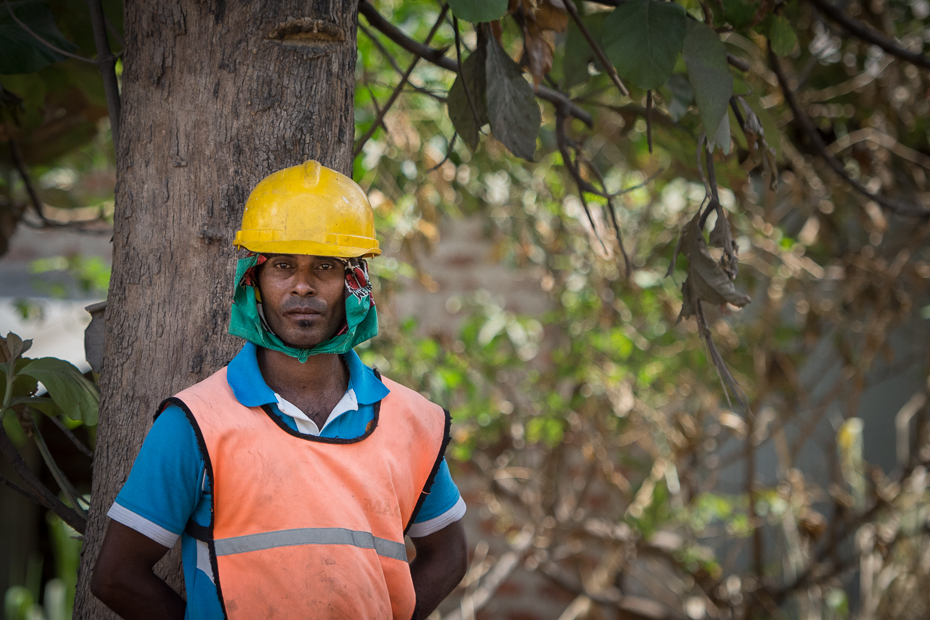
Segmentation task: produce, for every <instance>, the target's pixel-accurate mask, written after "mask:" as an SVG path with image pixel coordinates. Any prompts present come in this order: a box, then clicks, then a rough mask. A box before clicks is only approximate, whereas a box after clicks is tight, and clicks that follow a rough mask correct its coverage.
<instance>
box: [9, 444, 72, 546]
mask: <svg viewBox="0 0 930 620" xmlns="http://www.w3.org/2000/svg"><path fill="white" fill-rule="evenodd" d="M0 453H2V454H3V456H4V457H6V460H7V461H9V463H10V465H12V466H13V470H14V471H15V472H16V473H17V474H19V477H20V478H22V480H23V482H25V483H26V486H27V487H28V490H29V494H30V497H31V498H32V500H34V501H35V502H36V503H38V504H39V505H41V506H44V507H45V508H48V509H49V510H51V511H52V512H54V513H55V514H56V515H58V516H59V517H61V520H62V521H64V522H65V523H67V524H68V525H70V526H71V527H72V528H74V530H75V531H77V532H80V533H81V534H83V533H84V531H85V530H86V529H87V519H85V518H83V517H82V516H80V515H79V514H78V513H77V511H75V510H74V509H73V508H71V507H70V506H66V505H65V504H64V502H62V501H61V500H60V499H58V498H57V497H56V496H55V494H54V493H52V492H51V491H50V490H49V489H48V487H46V486H45V485H44V484H42V481H41V480H39V478H38V476H36V475H35V474H34V473H33V472H32V470H31V469H29V466H28V465H27V464H26V461H24V460H23V457H22V456H20V454H19V451H17V450H16V446H14V445H13V442H12V441H10V438H9V436H8V435H7V434H6V430H5V429H4V428H3V427H2V426H0Z"/></svg>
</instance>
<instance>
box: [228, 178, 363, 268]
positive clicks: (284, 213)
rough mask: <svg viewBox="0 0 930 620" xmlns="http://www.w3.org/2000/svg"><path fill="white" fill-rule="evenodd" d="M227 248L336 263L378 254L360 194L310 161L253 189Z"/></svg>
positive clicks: (352, 184)
mask: <svg viewBox="0 0 930 620" xmlns="http://www.w3.org/2000/svg"><path fill="white" fill-rule="evenodd" d="M233 245H235V246H236V247H237V248H246V249H247V250H251V251H252V252H261V253H275V254H310V255H313V256H336V257H339V258H360V257H366V258H367V257H370V256H378V255H379V254H381V248H380V247H379V246H378V240H377V239H375V217H374V212H372V210H371V203H369V202H368V197H367V196H366V195H365V192H363V191H362V188H361V187H359V186H358V184H357V183H356V182H355V181H353V180H352V179H350V178H349V177H347V176H345V175H344V174H339V173H338V172H336V171H335V170H330V169H329V168H327V167H325V166H321V165H320V164H319V163H318V162H315V161H313V160H310V161H307V162H305V163H304V164H302V165H300V166H293V167H291V168H285V169H284V170H278V171H277V172H275V173H274V174H271V175H269V176H267V177H265V178H264V179H262V180H261V182H259V184H258V185H256V186H255V189H254V190H252V193H251V194H250V195H249V199H248V201H246V203H245V212H244V213H243V214H242V229H241V230H240V231H239V232H237V233H236V240H235V241H234V242H233Z"/></svg>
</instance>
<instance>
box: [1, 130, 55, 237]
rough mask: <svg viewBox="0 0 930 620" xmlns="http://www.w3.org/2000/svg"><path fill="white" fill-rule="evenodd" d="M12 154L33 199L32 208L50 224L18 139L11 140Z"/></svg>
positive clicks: (45, 222)
mask: <svg viewBox="0 0 930 620" xmlns="http://www.w3.org/2000/svg"><path fill="white" fill-rule="evenodd" d="M10 155H11V156H12V158H13V165H14V166H16V170H17V171H19V176H20V177H21V178H22V179H23V185H25V186H26V193H27V194H29V199H30V200H31V201H32V208H33V209H35V212H36V215H38V216H39V219H40V220H42V225H43V226H48V225H49V221H48V219H46V217H45V213H44V212H43V211H42V201H41V200H40V199H39V194H38V193H37V192H36V188H35V186H34V185H33V184H32V179H31V178H30V177H29V173H28V172H27V171H26V162H24V161H23V152H22V150H21V149H20V148H19V143H18V142H17V141H16V140H10Z"/></svg>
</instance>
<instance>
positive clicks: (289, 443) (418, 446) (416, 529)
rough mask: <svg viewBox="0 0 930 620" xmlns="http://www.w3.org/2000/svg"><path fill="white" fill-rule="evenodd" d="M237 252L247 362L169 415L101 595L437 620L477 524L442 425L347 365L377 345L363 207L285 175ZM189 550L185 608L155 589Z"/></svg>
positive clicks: (260, 196)
mask: <svg viewBox="0 0 930 620" xmlns="http://www.w3.org/2000/svg"><path fill="white" fill-rule="evenodd" d="M235 245H236V247H239V248H244V249H245V250H248V252H249V253H248V256H247V257H245V258H241V259H240V260H239V261H238V266H237V270H236V279H235V294H234V298H233V305H232V313H231V317H230V326H229V331H230V333H231V334H233V335H235V336H239V337H241V338H244V339H245V340H246V341H247V342H246V344H245V345H244V346H243V347H242V350H241V351H240V352H239V354H238V355H237V356H236V357H235V358H234V359H233V360H232V361H231V362H230V363H229V365H228V366H226V367H225V368H223V369H221V370H220V371H219V372H217V373H216V374H214V375H212V376H211V377H209V378H208V379H205V380H204V381H201V382H200V383H198V384H196V385H194V386H192V387H190V388H188V389H186V390H183V391H182V392H180V393H179V394H177V395H176V396H174V397H173V398H169V399H168V400H166V401H165V402H164V403H162V405H161V407H160V408H159V414H158V415H157V417H156V420H155V423H154V425H153V426H152V429H151V430H150V432H149V434H148V436H147V437H146V439H145V443H144V444H143V446H142V449H141V451H140V453H139V455H138V457H137V458H136V461H135V464H134V465H133V468H132V473H131V474H130V476H129V478H128V480H127V481H126V483H125V485H124V486H123V488H122V490H121V491H120V493H119V495H118V496H117V498H116V501H115V503H114V504H113V507H112V508H111V509H110V511H109V513H108V516H109V517H110V522H109V525H108V529H107V532H106V536H105V538H104V541H103V545H102V548H101V550H100V556H99V558H98V560H97V563H96V566H95V568H94V574H93V578H92V580H91V590H92V591H93V593H94V594H95V595H96V596H97V597H98V598H100V599H101V600H102V601H103V602H104V603H106V605H107V606H109V607H110V608H111V609H113V610H114V611H116V612H117V613H118V614H120V615H121V616H122V617H124V618H158V619H159V620H161V619H165V618H197V619H201V618H205V619H213V618H244V619H247V620H252V619H255V618H287V619H291V618H314V619H328V618H351V619H357V618H358V619H365V618H369V619H381V618H399V619H403V620H408V619H409V618H426V617H427V616H428V615H429V614H430V613H431V612H432V611H433V610H434V609H435V608H436V607H437V605H439V603H440V602H441V601H442V600H443V599H444V598H445V597H446V596H447V595H448V594H449V592H451V591H452V589H453V588H454V587H455V586H456V585H457V584H458V582H459V581H460V580H461V578H462V576H463V575H464V572H465V568H466V563H467V549H466V543H465V535H464V532H463V529H462V525H461V518H462V516H463V515H464V513H465V504H464V502H463V501H462V498H461V496H460V495H459V492H458V489H457V488H456V486H455V484H454V483H453V481H452V478H451V476H450V475H449V470H448V467H447V465H446V463H445V460H444V457H443V453H444V451H445V447H446V444H447V442H448V438H449V414H448V412H445V411H444V410H443V409H441V408H440V407H439V406H437V405H434V404H433V403H431V402H429V401H427V400H426V399H424V398H423V397H422V396H420V395H419V394H418V393H416V392H414V391H413V390H410V389H409V388H406V387H404V386H401V385H398V384H397V383H394V382H393V381H390V380H389V379H387V378H385V377H381V376H380V375H379V374H378V373H377V372H375V371H373V370H372V369H370V368H368V367H366V366H365V365H363V364H362V362H361V360H360V359H359V357H358V355H356V353H355V352H354V351H353V347H355V346H356V345H358V344H359V343H362V342H364V341H366V340H368V339H369V338H372V337H373V336H375V335H376V334H377V329H378V323H377V313H376V309H375V304H374V301H373V300H372V297H371V285H370V282H369V279H368V268H367V264H366V261H365V259H366V258H369V257H374V256H377V255H379V254H380V253H381V250H380V248H379V245H378V241H377V240H376V239H375V230H374V216H373V213H372V209H371V205H370V204H369V203H368V199H367V197H366V196H365V193H364V192H363V191H362V190H361V188H360V187H359V186H358V185H356V184H355V183H354V182H353V181H352V180H351V179H350V178H348V177H346V176H344V175H342V174H339V173H338V172H335V171H333V170H330V169H328V168H325V167H323V166H321V165H319V164H318V163H317V162H314V161H308V162H306V163H305V164H303V165H301V166H294V167H292V168H287V169H284V170H280V171H278V172H276V173H274V174H272V175H270V176H269V177H267V178H265V179H264V180H263V181H261V182H260V183H259V184H258V185H257V186H256V187H255V189H254V191H253V192H252V194H251V195H250V196H249V199H248V202H247V203H246V206H245V212H244V214H243V218H242V229H241V230H240V231H239V232H238V233H237V235H236V240H235ZM405 534H406V535H408V536H410V538H411V540H412V542H413V546H414V547H415V549H416V557H415V559H414V560H413V561H412V562H410V563H408V561H407V553H406V548H405V542H404V541H405ZM178 538H180V539H181V555H182V559H183V564H184V581H185V585H186V590H187V602H186V603H185V602H184V601H183V600H182V599H181V597H180V596H179V595H178V594H177V593H176V592H174V590H172V589H171V588H170V587H169V586H168V585H167V584H166V583H165V582H164V581H162V580H161V579H160V578H158V577H157V576H156V575H155V574H154V573H153V572H152V568H153V566H154V564H155V563H156V562H157V561H158V560H159V559H160V558H161V557H162V556H164V555H165V553H167V551H168V550H169V549H170V548H171V547H173V546H174V544H175V543H176V541H177V540H178Z"/></svg>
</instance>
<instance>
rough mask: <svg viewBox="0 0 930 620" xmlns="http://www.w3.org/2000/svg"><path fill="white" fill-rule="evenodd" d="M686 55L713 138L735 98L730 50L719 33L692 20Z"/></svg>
mask: <svg viewBox="0 0 930 620" xmlns="http://www.w3.org/2000/svg"><path fill="white" fill-rule="evenodd" d="M682 55H683V56H684V58H685V66H686V67H688V81H690V82H691V86H692V87H693V88H694V99H695V101H697V107H698V112H700V114H701V121H702V122H703V123H704V131H705V132H706V133H707V138H708V139H711V136H713V135H716V133H717V129H718V128H719V127H720V121H721V119H722V118H723V117H724V116H726V115H727V106H728V105H729V104H730V97H731V96H732V95H733V75H732V74H731V73H730V68H729V67H728V66H727V50H726V48H725V47H724V46H723V42H721V41H720V37H719V36H717V33H716V32H714V31H713V30H712V29H710V28H709V27H707V26H705V25H704V24H702V23H700V22H698V21H695V20H693V19H689V20H688V33H687V35H685V44H684V48H683V49H682Z"/></svg>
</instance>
